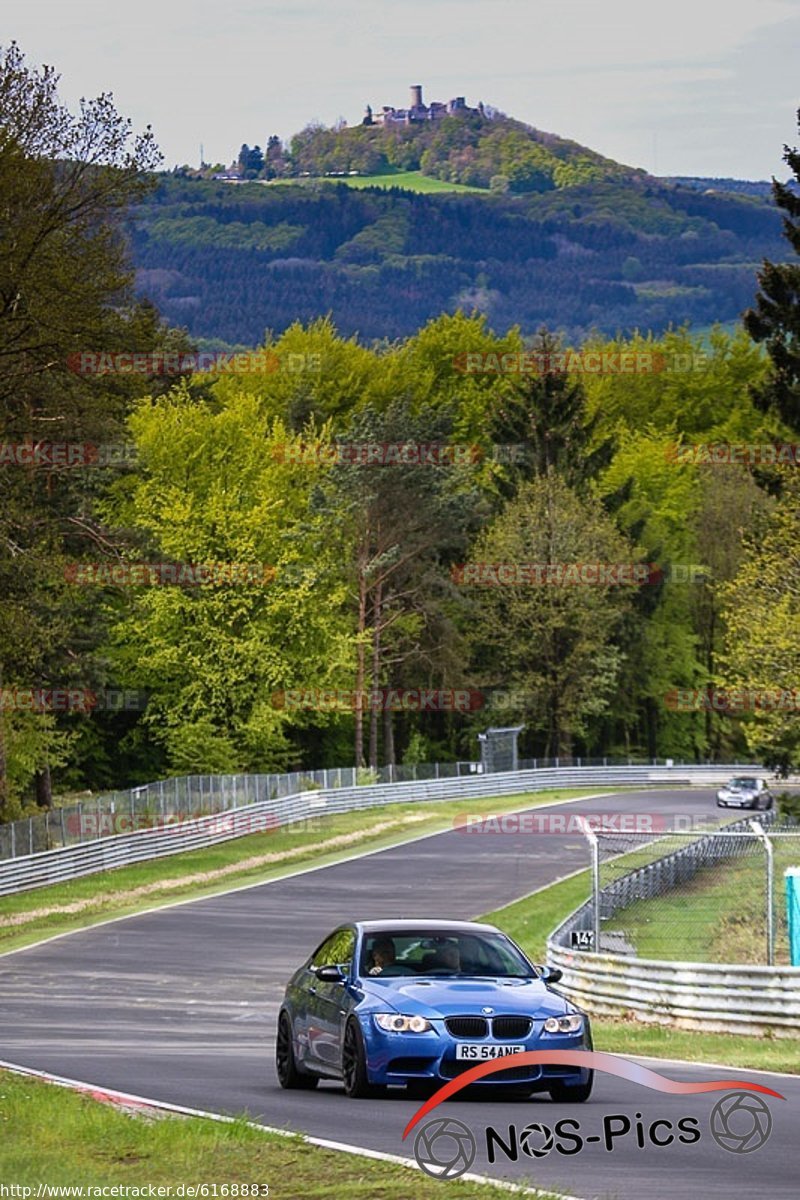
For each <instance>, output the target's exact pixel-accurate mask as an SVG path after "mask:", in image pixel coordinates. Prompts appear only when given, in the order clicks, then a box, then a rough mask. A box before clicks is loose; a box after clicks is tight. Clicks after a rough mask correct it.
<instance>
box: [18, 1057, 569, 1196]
mask: <svg viewBox="0 0 800 1200" xmlns="http://www.w3.org/2000/svg"><path fill="white" fill-rule="evenodd" d="M0 1068H2V1069H3V1070H6V1071H10V1072H12V1074H14V1075H27V1076H32V1077H33V1078H36V1079H41V1080H42V1081H43V1082H45V1083H50V1084H54V1085H55V1086H56V1087H64V1088H69V1089H70V1090H72V1091H80V1092H90V1093H91V1092H92V1091H96V1092H102V1093H103V1094H104V1095H106V1096H111V1097H113V1098H114V1099H117V1100H120V1101H125V1100H130V1101H133V1102H134V1103H136V1104H143V1105H146V1106H148V1107H149V1108H157V1109H159V1110H163V1111H164V1112H171V1113H176V1114H178V1115H180V1116H184V1117H203V1118H204V1119H206V1120H209V1121H218V1122H220V1123H221V1124H224V1125H232V1124H233V1123H234V1122H235V1121H236V1118H235V1117H229V1116H226V1115H225V1114H223V1113H215V1112H207V1111H206V1110H205V1109H202V1108H187V1107H186V1105H183V1104H171V1103H169V1102H168V1101H166V1100H152V1099H150V1098H149V1097H148V1096H138V1095H136V1093H134V1092H120V1091H117V1089H116V1088H108V1087H104V1086H103V1085H102V1084H100V1083H87V1082H85V1081H84V1080H81V1079H70V1078H68V1077H67V1076H65V1075H53V1074H51V1073H50V1072H49V1071H39V1070H37V1069H36V1068H35V1067H22V1066H20V1065H19V1064H18V1063H11V1062H7V1061H6V1060H5V1059H0ZM247 1125H248V1126H249V1127H250V1128H251V1129H260V1130H262V1131H263V1132H264V1133H271V1134H275V1135H276V1136H278V1137H285V1138H299V1140H300V1141H302V1142H305V1143H306V1144H307V1145H310V1146H318V1147H320V1149H323V1150H335V1151H337V1152H339V1153H343V1154H353V1155H356V1156H357V1157H359V1158H372V1159H376V1160H378V1161H380V1162H389V1163H394V1164H395V1165H397V1166H401V1167H409V1168H411V1169H412V1170H414V1171H419V1170H421V1167H420V1166H419V1164H418V1163H417V1162H416V1161H415V1160H414V1159H413V1158H403V1157H402V1156H401V1155H399V1154H389V1153H388V1152H386V1151H384V1150H372V1149H370V1148H369V1147H368V1146H353V1145H351V1144H350V1143H348V1142H336V1141H332V1140H331V1139H329V1138H319V1137H314V1136H313V1134H310V1133H296V1132H295V1131H294V1130H291V1129H279V1128H278V1127H277V1126H275V1125H262V1124H261V1123H260V1122H259V1121H248V1122H247ZM458 1178H459V1179H460V1180H461V1179H463V1180H465V1181H467V1182H469V1183H482V1184H488V1185H489V1186H490V1187H495V1188H500V1189H501V1190H502V1191H507V1192H515V1193H517V1194H518V1195H523V1196H540V1197H549V1196H552V1195H554V1194H557V1195H558V1196H559V1197H560V1198H561V1200H582V1198H581V1197H579V1196H572V1195H568V1194H567V1193H565V1192H558V1191H556V1192H554V1190H553V1189H552V1188H551V1189H549V1190H548V1191H542V1190H541V1189H540V1188H526V1187H523V1186H522V1185H521V1184H517V1183H511V1182H510V1181H508V1180H504V1179H492V1178H491V1176H489V1175H476V1174H473V1173H472V1172H471V1171H466V1172H465V1173H464V1174H463V1175H460V1176H459V1177H458Z"/></svg>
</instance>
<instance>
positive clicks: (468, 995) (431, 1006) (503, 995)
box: [362, 978, 573, 1020]
mask: <svg viewBox="0 0 800 1200" xmlns="http://www.w3.org/2000/svg"><path fill="white" fill-rule="evenodd" d="M362 986H363V988H364V991H365V992H366V993H367V995H368V996H370V997H371V998H372V999H373V1000H377V1001H378V1002H379V1003H381V1004H385V1005H386V1006H387V1007H391V1008H394V1009H396V1010H397V1011H398V1012H403V1013H408V1014H410V1015H412V1016H416V1015H419V1016H423V1017H452V1016H457V1015H466V1014H473V1013H474V1014H480V1012H481V1009H483V1008H492V1009H494V1012H495V1013H505V1014H513V1013H520V1014H524V1015H525V1016H529V1017H540V1018H541V1019H542V1020H544V1019H546V1018H547V1017H549V1016H560V1015H561V1014H562V1013H564V1012H571V1011H573V1006H572V1005H570V1004H568V1003H567V1001H566V1000H565V999H564V998H563V997H562V996H559V995H557V994H556V993H555V992H552V991H550V990H549V989H548V988H546V987H545V985H544V984H543V983H542V982H541V980H539V979H445V978H443V979H436V980H422V979H408V978H390V979H377V978H371V979H365V980H363V981H362Z"/></svg>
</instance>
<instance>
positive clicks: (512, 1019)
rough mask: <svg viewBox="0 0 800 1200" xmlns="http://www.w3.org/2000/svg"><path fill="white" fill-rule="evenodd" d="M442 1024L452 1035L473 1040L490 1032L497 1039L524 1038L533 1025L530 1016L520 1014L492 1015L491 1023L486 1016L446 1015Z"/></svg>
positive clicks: (486, 1035)
mask: <svg viewBox="0 0 800 1200" xmlns="http://www.w3.org/2000/svg"><path fill="white" fill-rule="evenodd" d="M444 1024H445V1029H446V1030H447V1032H448V1033H449V1034H450V1035H451V1036H452V1037H456V1038H471V1039H473V1040H475V1039H477V1038H485V1037H488V1036H489V1034H490V1033H491V1034H492V1036H493V1037H496V1038H497V1039H498V1040H502V1039H503V1038H514V1039H517V1038H524V1037H527V1036H528V1034H529V1033H530V1032H531V1029H532V1027H533V1021H532V1020H531V1018H530V1017H522V1016H519V1017H518V1016H506V1017H492V1019H491V1023H490V1022H489V1021H488V1020H487V1019H486V1017H448V1018H447V1020H446V1021H445V1023H444Z"/></svg>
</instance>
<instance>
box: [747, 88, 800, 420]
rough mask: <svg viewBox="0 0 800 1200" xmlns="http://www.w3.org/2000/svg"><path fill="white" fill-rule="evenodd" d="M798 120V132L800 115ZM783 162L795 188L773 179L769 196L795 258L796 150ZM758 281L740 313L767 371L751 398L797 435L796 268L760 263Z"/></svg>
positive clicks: (799, 219)
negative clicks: (751, 304) (767, 362)
mask: <svg viewBox="0 0 800 1200" xmlns="http://www.w3.org/2000/svg"><path fill="white" fill-rule="evenodd" d="M797 118H798V128H800V111H798V114H797ZM783 158H784V161H785V162H786V163H787V164H788V165H789V167H790V168H791V170H792V172H793V174H794V179H795V183H792V182H791V180H790V181H788V182H787V183H778V181H777V180H776V179H773V181H772V193H773V196H774V197H775V202H776V204H777V205H778V206H779V207H780V208H781V209H782V210H783V212H784V213H785V214H786V216H785V217H784V219H783V232H784V236H785V237H786V240H787V241H788V242H789V244H790V246H791V247H792V249H793V250H794V252H795V254H797V255H800V192H799V191H798V189H797V186H796V185H800V151H798V150H797V149H794V150H790V149H789V147H788V146H784V155H783ZM758 281H759V284H760V285H761V291H760V292H759V294H758V296H757V297H756V306H755V308H751V309H749V310H748V311H747V312H746V313H745V314H744V324H745V328H746V329H747V331H748V333H749V334H750V336H751V337H752V338H753V340H754V341H756V342H763V343H764V344H765V346H766V350H767V353H768V354H769V357H770V359H771V360H772V370H771V372H770V375H769V377H768V379H767V381H766V383H765V384H764V385H762V386H761V387H760V388H759V389H757V390H755V391H754V399H755V402H756V404H757V405H758V406H759V408H761V409H762V410H763V411H767V410H768V409H774V410H775V411H776V412H777V413H778V415H779V416H780V417H781V419H782V420H783V421H785V422H786V424H787V425H789V426H790V427H791V428H792V429H795V430H800V263H796V262H787V263H771V262H766V261H765V262H764V266H763V268H762V270H761V271H760V272H759V275H758Z"/></svg>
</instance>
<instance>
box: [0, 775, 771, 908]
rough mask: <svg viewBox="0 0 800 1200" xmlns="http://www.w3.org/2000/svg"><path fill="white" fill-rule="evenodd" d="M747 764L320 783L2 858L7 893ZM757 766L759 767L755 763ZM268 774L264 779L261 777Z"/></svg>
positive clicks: (253, 781)
mask: <svg viewBox="0 0 800 1200" xmlns="http://www.w3.org/2000/svg"><path fill="white" fill-rule="evenodd" d="M742 769H743V764H728V765H724V766H722V765H714V766H691V765H689V766H673V767H666V766H661V767H660V766H634V767H630V766H616V767H615V766H609V767H553V768H539V769H534V770H522V771H510V772H502V773H497V774H490V775H469V776H462V777H458V776H455V777H453V778H449V779H438V780H437V779H427V780H417V781H415V782H412V783H386V784H364V785H361V786H360V787H354V788H353V787H350V788H347V787H341V788H339V787H333V788H320V789H318V790H314V791H302V792H298V793H296V794H294V795H290V796H280V797H274V796H270V795H269V794H268V793H267V794H266V795H265V796H264V798H263V799H257V800H256V801H254V802H252V803H249V804H246V805H243V806H241V807H236V808H228V809H226V810H225V811H224V812H221V813H217V814H212V815H205V816H200V817H196V818H192V819H189V820H178V821H177V822H176V823H172V822H170V821H169V820H166V819H165V821H164V822H163V823H160V824H158V825H156V827H154V828H147V829H139V830H137V831H135V832H133V833H118V834H113V835H111V836H109V837H100V838H95V839H92V840H89V841H84V842H80V843H78V844H76V845H70V846H63V847H60V848H58V849H55V850H43V851H40V852H39V853H34V854H28V855H25V856H22V857H17V858H13V859H8V860H6V861H5V862H0V895H8V894H10V893H14V892H21V891H27V890H29V889H31V888H37V887H45V886H46V885H47V884H50V883H59V882H63V881H65V880H69V879H77V878H79V877H80V876H83V875H91V874H94V873H95V872H97V871H107V870H110V869H112V868H114V867H120V866H127V865H130V864H132V863H137V862H142V861H144V860H146V859H151V858H162V857H166V856H168V855H170V854H179V853H181V851H184V850H195V849H198V848H200V847H202V846H210V845H214V844H215V843H217V842H222V841H227V840H228V839H230V838H235V837H242V836H244V835H245V834H248V833H254V832H263V831H264V830H267V829H275V828H278V827H279V826H283V825H287V824H291V823H293V822H296V821H302V820H306V819H308V818H309V817H313V816H319V815H321V814H323V813H341V812H352V811H354V810H357V809H362V808H371V807H374V806H376V805H383V804H397V803H402V802H404V801H405V802H409V801H415V802H416V801H420V802H424V801H435V800H450V799H461V798H463V799H464V801H465V802H466V801H471V800H474V799H480V798H483V797H495V796H508V795H515V794H522V793H525V792H537V791H543V790H546V789H549V788H574V787H586V786H595V785H600V786H611V785H617V786H620V785H621V786H625V785H628V786H635V785H642V784H645V785H646V784H667V785H668V784H692V783H695V784H701V785H703V784H705V785H708V784H712V783H717V782H722V781H723V780H725V779H727V778H728V777H729V776H730V775H731V774H732V773H733V772H735V771H738V770H742ZM751 769H752V767H751ZM237 778H238V779H240V780H245V779H246V780H248V785H247V786H248V788H249V795H254V796H258V795H259V794H263V791H262V792H261V793H260V792H259V788H260V787H261V788H262V789H263V788H264V787H266V784H265V783H264V782H263V781H265V780H267V779H268V778H270V777H268V776H258V775H254V776H239V777H237ZM259 781H261V782H259Z"/></svg>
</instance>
